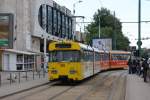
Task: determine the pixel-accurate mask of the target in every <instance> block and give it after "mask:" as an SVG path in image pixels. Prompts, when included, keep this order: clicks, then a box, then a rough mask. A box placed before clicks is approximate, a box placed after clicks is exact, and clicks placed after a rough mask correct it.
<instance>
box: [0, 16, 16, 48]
mask: <svg viewBox="0 0 150 100" xmlns="http://www.w3.org/2000/svg"><path fill="white" fill-rule="evenodd" d="M12 32H13V15H12V14H1V13H0V48H12V45H13V41H12V38H13V35H12V34H13V33H12Z"/></svg>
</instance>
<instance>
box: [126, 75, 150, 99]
mask: <svg viewBox="0 0 150 100" xmlns="http://www.w3.org/2000/svg"><path fill="white" fill-rule="evenodd" d="M125 100H150V82H147V83H145V82H144V81H143V78H141V77H139V76H137V75H128V76H127V83H126V96H125Z"/></svg>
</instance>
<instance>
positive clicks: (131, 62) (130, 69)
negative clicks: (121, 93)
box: [128, 58, 133, 74]
mask: <svg viewBox="0 0 150 100" xmlns="http://www.w3.org/2000/svg"><path fill="white" fill-rule="evenodd" d="M128 66H129V74H132V72H133V71H132V67H133V61H132V60H131V58H130V59H129V60H128Z"/></svg>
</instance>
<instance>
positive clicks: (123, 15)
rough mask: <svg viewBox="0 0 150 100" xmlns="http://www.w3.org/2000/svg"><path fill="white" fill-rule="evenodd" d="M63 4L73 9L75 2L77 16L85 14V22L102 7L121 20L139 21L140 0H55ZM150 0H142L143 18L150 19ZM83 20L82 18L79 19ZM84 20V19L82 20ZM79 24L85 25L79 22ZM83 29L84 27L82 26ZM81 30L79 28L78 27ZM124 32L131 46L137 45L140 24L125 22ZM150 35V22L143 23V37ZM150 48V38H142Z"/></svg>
mask: <svg viewBox="0 0 150 100" xmlns="http://www.w3.org/2000/svg"><path fill="white" fill-rule="evenodd" d="M54 1H56V2H57V3H58V4H60V5H61V6H66V7H67V8H69V9H70V10H71V11H73V4H75V16H85V20H84V21H85V22H86V21H87V22H90V21H92V19H93V15H94V13H95V12H96V11H97V10H98V9H100V8H101V7H104V8H107V9H109V10H110V11H111V12H112V14H113V12H114V11H115V14H116V17H117V18H118V19H120V21H121V22H137V21H138V1H139V0H82V1H83V2H81V3H77V2H78V1H79V0H54ZM149 10H150V0H141V20H142V21H150V13H149ZM78 20H81V19H78ZM81 21H82V20H81ZM78 26H84V25H83V24H78ZM82 29H83V28H82ZM77 30H79V28H77ZM122 32H123V34H124V35H125V36H127V37H128V38H129V40H130V42H131V43H130V45H131V46H137V44H136V43H137V39H138V24H137V23H123V24H122ZM146 37H150V23H141V38H146ZM143 47H144V48H150V39H148V40H142V48H143Z"/></svg>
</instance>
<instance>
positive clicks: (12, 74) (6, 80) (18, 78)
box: [0, 69, 46, 87]
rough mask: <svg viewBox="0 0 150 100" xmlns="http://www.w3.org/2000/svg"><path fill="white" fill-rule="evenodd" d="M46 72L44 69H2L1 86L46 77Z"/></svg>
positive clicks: (0, 74) (0, 73) (0, 75)
mask: <svg viewBox="0 0 150 100" xmlns="http://www.w3.org/2000/svg"><path fill="white" fill-rule="evenodd" d="M45 76H46V72H45V71H44V69H41V70H39V71H32V70H26V71H6V70H5V71H1V72H0V87H1V86H3V85H8V84H10V85H11V84H14V83H19V84H20V83H22V82H25V81H31V80H35V79H40V78H45Z"/></svg>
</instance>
